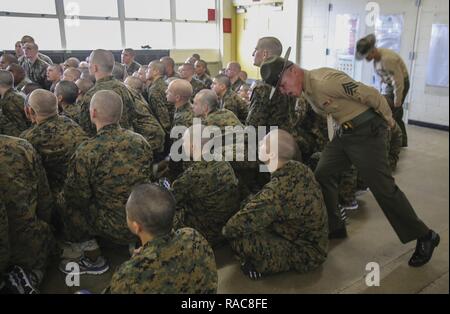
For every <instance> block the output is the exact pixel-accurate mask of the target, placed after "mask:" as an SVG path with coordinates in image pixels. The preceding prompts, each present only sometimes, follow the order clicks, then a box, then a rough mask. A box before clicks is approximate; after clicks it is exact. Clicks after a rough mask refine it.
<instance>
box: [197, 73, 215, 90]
mask: <svg viewBox="0 0 450 314" xmlns="http://www.w3.org/2000/svg"><path fill="white" fill-rule="evenodd" d="M194 78H195V79H197V80H199V81H200V82H202V83H203V85H205V88H207V89H211V85H212V83H213V81H212V79H211V78H210V77H209V75H208V74H203V75H202V76H198V75H195V76H194Z"/></svg>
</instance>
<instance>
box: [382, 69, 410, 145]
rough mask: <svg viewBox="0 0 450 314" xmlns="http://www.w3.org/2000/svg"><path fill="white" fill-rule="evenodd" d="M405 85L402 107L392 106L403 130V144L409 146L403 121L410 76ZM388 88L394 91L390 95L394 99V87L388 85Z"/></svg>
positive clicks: (393, 113)
mask: <svg viewBox="0 0 450 314" xmlns="http://www.w3.org/2000/svg"><path fill="white" fill-rule="evenodd" d="M404 86H405V87H404V89H403V98H402V105H401V106H400V107H392V106H391V109H392V117H393V118H394V120H395V121H396V122H397V123H398V126H399V127H400V129H401V130H402V139H403V143H402V146H403V147H407V146H408V134H407V133H406V126H405V122H403V115H404V109H403V105H404V104H405V100H406V96H407V95H408V92H409V78H408V77H407V78H405V83H404ZM387 90H388V91H390V92H391V93H392V95H389V96H391V98H392V99H394V88H393V87H392V88H389V87H388V89H387Z"/></svg>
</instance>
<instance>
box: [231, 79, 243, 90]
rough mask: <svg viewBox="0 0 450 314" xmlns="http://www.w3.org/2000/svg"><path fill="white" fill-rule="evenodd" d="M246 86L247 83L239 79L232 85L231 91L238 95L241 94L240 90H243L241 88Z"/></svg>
mask: <svg viewBox="0 0 450 314" xmlns="http://www.w3.org/2000/svg"><path fill="white" fill-rule="evenodd" d="M244 84H245V82H244V81H243V80H241V79H240V78H238V79H237V81H236V82H234V83H232V84H231V89H232V90H233V91H234V92H236V93H237V92H239V89H240V88H241V86H242V85H244Z"/></svg>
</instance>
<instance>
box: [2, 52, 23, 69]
mask: <svg viewBox="0 0 450 314" xmlns="http://www.w3.org/2000/svg"><path fill="white" fill-rule="evenodd" d="M11 64H19V61H17V58H16V57H15V56H14V55H12V54H9V53H4V54H2V55H1V56H0V69H2V70H5V69H6V68H7V67H8V66H9V65H11Z"/></svg>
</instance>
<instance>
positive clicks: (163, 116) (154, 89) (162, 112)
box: [147, 77, 172, 132]
mask: <svg viewBox="0 0 450 314" xmlns="http://www.w3.org/2000/svg"><path fill="white" fill-rule="evenodd" d="M166 90H167V84H166V82H164V79H163V78H161V77H160V78H158V79H157V80H155V81H154V82H153V83H152V85H150V87H149V88H148V91H147V94H148V104H149V106H150V110H151V111H152V113H153V114H154V115H155V116H156V118H157V119H158V121H159V122H160V123H161V125H162V126H163V128H164V130H165V131H166V132H168V131H169V130H170V126H171V125H172V124H171V123H172V122H171V119H170V113H169V103H168V101H167V97H166Z"/></svg>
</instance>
